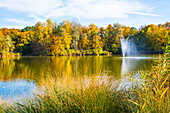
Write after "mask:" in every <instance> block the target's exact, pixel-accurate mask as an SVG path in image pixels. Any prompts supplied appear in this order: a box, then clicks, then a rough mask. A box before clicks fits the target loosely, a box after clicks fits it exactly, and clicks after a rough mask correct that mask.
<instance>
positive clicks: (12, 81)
mask: <svg viewBox="0 0 170 113" xmlns="http://www.w3.org/2000/svg"><path fill="white" fill-rule="evenodd" d="M157 56H158V55H147V56H146V57H137V58H125V59H123V58H122V57H121V56H119V55H115V56H83V57H78V56H77V57H68V56H62V57H31V56H30V57H21V58H19V59H17V58H15V59H1V60H0V96H1V98H2V99H5V100H8V99H11V98H20V97H27V96H28V97H29V96H31V95H33V93H34V92H35V91H36V86H39V83H40V82H41V80H42V79H44V78H45V77H46V76H47V75H49V74H50V75H56V74H58V75H59V76H62V75H65V76H69V77H80V76H84V75H86V76H89V77H94V76H95V77H96V76H112V77H113V78H115V79H123V78H124V77H125V75H127V74H128V73H131V72H134V73H137V72H138V71H139V70H140V69H143V70H150V68H151V66H152V65H153V64H154V63H156V61H157V60H156V57H157Z"/></svg>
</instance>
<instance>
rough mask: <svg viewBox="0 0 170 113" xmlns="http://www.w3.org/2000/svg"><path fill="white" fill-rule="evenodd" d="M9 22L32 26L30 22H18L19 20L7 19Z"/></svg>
mask: <svg viewBox="0 0 170 113" xmlns="http://www.w3.org/2000/svg"><path fill="white" fill-rule="evenodd" d="M7 21H9V22H14V23H18V24H31V23H30V22H28V21H23V20H18V19H7Z"/></svg>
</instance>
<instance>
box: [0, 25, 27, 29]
mask: <svg viewBox="0 0 170 113" xmlns="http://www.w3.org/2000/svg"><path fill="white" fill-rule="evenodd" d="M25 27H26V25H25V26H24V25H12V26H1V27H0V28H8V29H12V28H15V29H23V28H25Z"/></svg>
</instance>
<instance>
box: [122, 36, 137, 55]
mask: <svg viewBox="0 0 170 113" xmlns="http://www.w3.org/2000/svg"><path fill="white" fill-rule="evenodd" d="M120 41H121V49H122V55H123V58H125V57H129V56H132V57H134V56H136V55H137V54H138V51H137V48H136V45H135V43H134V42H133V39H131V40H129V37H128V38H127V39H125V38H124V36H123V37H122V39H121V40H120Z"/></svg>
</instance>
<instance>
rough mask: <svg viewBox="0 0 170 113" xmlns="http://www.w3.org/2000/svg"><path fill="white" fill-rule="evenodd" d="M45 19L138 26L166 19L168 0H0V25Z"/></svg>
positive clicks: (14, 25)
mask: <svg viewBox="0 0 170 113" xmlns="http://www.w3.org/2000/svg"><path fill="white" fill-rule="evenodd" d="M49 18H51V19H52V20H53V22H57V23H60V22H62V21H63V20H70V21H76V22H78V23H81V24H82V25H86V26H88V25H89V24H90V23H94V24H96V25H97V26H99V27H101V26H103V27H107V25H108V24H114V23H120V24H122V25H126V26H130V27H133V26H134V27H136V28H139V27H140V26H144V25H147V24H156V25H157V24H160V23H161V24H163V23H165V22H168V21H170V0H0V28H3V27H6V28H21V29H22V28H24V27H26V26H32V25H35V24H36V23H37V22H38V21H41V22H45V21H46V20H47V19H49Z"/></svg>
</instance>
